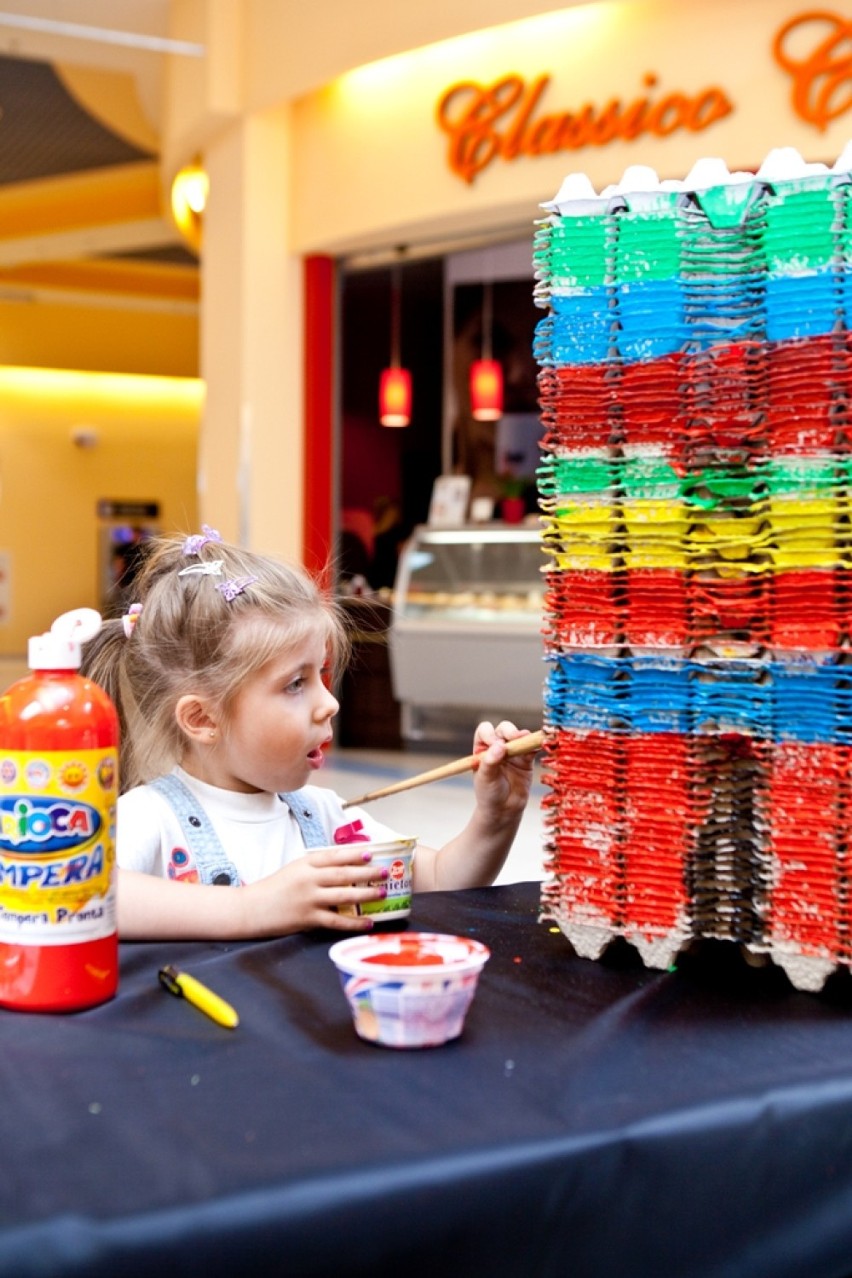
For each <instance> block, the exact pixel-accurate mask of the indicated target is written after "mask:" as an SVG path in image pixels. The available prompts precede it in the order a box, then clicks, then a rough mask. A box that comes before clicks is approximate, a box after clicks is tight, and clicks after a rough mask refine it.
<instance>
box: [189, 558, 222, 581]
mask: <svg viewBox="0 0 852 1278" xmlns="http://www.w3.org/2000/svg"><path fill="white" fill-rule="evenodd" d="M224 564H225V561H224V559H210V560H209V561H208V562H207V563H201V564H190V565H189V567H188V568H181V570H180V572H179V573H178V576H179V577H189V576H190V574H192V573H199V574H200V575H201V576H202V577H221V576H222V568H223V567H224Z"/></svg>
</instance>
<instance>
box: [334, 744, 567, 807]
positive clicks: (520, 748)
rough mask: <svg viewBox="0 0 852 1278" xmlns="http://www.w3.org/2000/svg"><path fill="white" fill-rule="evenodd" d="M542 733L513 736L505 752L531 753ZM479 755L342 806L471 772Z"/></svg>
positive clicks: (470, 755) (433, 770)
mask: <svg viewBox="0 0 852 1278" xmlns="http://www.w3.org/2000/svg"><path fill="white" fill-rule="evenodd" d="M542 738H543V733H541V732H528V733H527V735H526V736H525V737H515V738H514V740H512V741H509V742H507V744H506V754H507V755H508V756H509V758H510V759H512V758H514V757H515V755H516V754H531V753H532V752H533V751H534V750H540V749H541V743H542ZM479 759H480V755H478V754H468V755H465V757H464V758H463V759H456V760H455V762H454V763H444V764H442V765H441V767H440V768H432V769H430V771H429V772H420V773H418V774H417V776H415V777H409V778H408V779H407V780H406V781H397V782H396V783H395V785H388V786H385V788H384V789H383V790H371V791H370V793H369V794H362V795H361V797H360V799H347V801H346V802H345V803H344V805H343V806H344V808H354V807H360V806H361V804H362V803H370V802H372V800H373V799H384V798H385V796H386V795H389V794H400V793H401V792H402V791H403V790H413V789H414V787H415V786H418V785H428V784H429V782H430V781H442V780H443V779H444V777H455V776H458V775H459V773H461V772H472V771H473V769H474V768H475V767H476V766H477V764H478V763H479Z"/></svg>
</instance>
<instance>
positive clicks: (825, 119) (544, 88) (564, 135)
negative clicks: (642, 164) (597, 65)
mask: <svg viewBox="0 0 852 1278" xmlns="http://www.w3.org/2000/svg"><path fill="white" fill-rule="evenodd" d="M772 53H773V56H774V58H775V61H776V63H777V64H778V66H780V67H781V68H782V70H784V71H786V72H787V73H788V74H789V75H790V76H791V78H792V81H793V89H792V96H791V101H792V106H793V110H794V112H795V113H796V115H798V116H799V118H800V119H802V120H804V121H805V122H806V123H808V124H812V125H814V126H815V127H816V128H818V129H825V128H827V126H828V124H829V123H830V122H831V121H832V120H835V119H837V117H838V116H840V115H843V113H844V112H845V111H848V110H849V108H850V106H852V22H849V21H847V19H845V18H841V17H838V16H837V14H834V13H829V12H827V11H825V10H821V9H819V10H807V11H805V12H803V13H800V14H797V15H796V16H795V17H793V18H791V19H790V20H789V21H788V22H786V23H785V24H784V26H783V27H781V29H780V30H779V31H778V33H777V35H776V36H775V39H774V41H773V44H772ZM550 83H551V77H550V76H549V75H539V76H537V77H535V78H534V79H531V80H525V79H524V78H523V76H520V75H516V74H509V75H504V76H503V77H502V78H501V79H499V80H495V81H494V83H493V84H478V83H477V82H476V81H475V80H463V81H461V82H459V83H458V84H453V85H451V86H450V87H449V88H448V89H447V90H446V92H445V93H444V94H443V96H442V97H441V99H440V101H439V102H438V106H437V117H438V124H439V125H440V127H441V128H442V129H443V131H444V132H445V133H446V134H447V135H448V137H449V150H448V155H447V163H448V164H449V167H450V168H451V169H452V171H453V172H454V173H457V174H458V176H459V177H460V178H463V179H464V181H465V182H473V181H474V179H475V178H476V177H477V175H478V174H480V173H482V171H483V170H484V169H486V168H487V167H488V165H489V164H491V163H493V161H494V160H504V161H510V160H516V159H518V157H519V156H522V155H527V156H536V155H554V154H555V153H556V152H558V151H578V150H580V149H581V148H582V147H586V146H606V145H607V143H609V142H613V141H616V140H619V141H622V142H632V141H634V140H635V139H636V138H639V137H641V136H642V135H643V134H648V135H651V136H653V137H657V138H665V137H668V136H669V135H670V134H672V133H676V132H677V131H678V130H679V129H686V130H688V131H689V132H691V133H700V132H701V131H702V130H704V129H708V128H709V127H710V126H711V125H712V124H715V123H716V122H717V121H718V120H723V119H724V118H725V116H728V115H730V114H731V113H732V112H733V110H734V106H733V103H732V102H731V99H730V97H729V96H728V94H727V93H726V92H725V90H724V89H723V88H720V87H719V86H718V85H709V86H708V87H706V88H703V89H699V90H697V92H694V93H687V92H684V91H682V90H671V91H669V92H665V91H663V90H662V89H661V88H660V85H659V82H658V78H657V76H656V75H654V74H653V73H650V72H649V73H648V74H647V75H646V76H645V77H644V81H643V88H642V91H641V92H640V93H639V95H638V96H637V97H635V98H632V99H631V100H629V101H625V100H623V99H622V98H610V99H609V100H608V101H607V102H605V103H603V104H602V105H596V104H594V103H586V104H584V105H582V106H580V107H578V108H577V109H576V110H573V111H556V112H553V111H547V109H546V108H545V97H546V95H547V92H548V90H549V87H550Z"/></svg>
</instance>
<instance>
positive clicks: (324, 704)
mask: <svg viewBox="0 0 852 1278" xmlns="http://www.w3.org/2000/svg"><path fill="white" fill-rule="evenodd" d="M339 709H340V702H339V701H338V700H337V697H335V696H334V694H333V693H331V692H329V690H328V688H326V687H325V686H324V687H323V690H322V696H321V697H320V699H319V702H318V703H317V710H316V717H317V718H318V719H332V718H334V716H335V715H336V714H337V712H338V710H339Z"/></svg>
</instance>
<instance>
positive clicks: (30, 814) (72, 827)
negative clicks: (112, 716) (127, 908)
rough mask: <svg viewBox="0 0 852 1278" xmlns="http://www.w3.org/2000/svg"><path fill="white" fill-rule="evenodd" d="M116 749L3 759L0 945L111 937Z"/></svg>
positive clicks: (10, 753)
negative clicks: (0, 943)
mask: <svg viewBox="0 0 852 1278" xmlns="http://www.w3.org/2000/svg"><path fill="white" fill-rule="evenodd" d="M117 791H118V766H117V759H116V752H115V750H114V749H107V750H79V751H76V752H75V753H74V754H68V753H66V752H64V751H63V752H61V753H60V752H58V751H50V750H45V751H42V752H40V753H38V754H34V753H31V752H28V751H14V750H12V751H8V752H6V753H4V754H2V755H1V756H0V942H2V943H4V944H21V943H26V944H35V945H67V944H70V943H72V942H75V941H94V940H100V939H101V938H103V937H108V936H111V935H112V934H113V933H114V932H115V928H116V923H115V891H114V881H115V812H116V799H117Z"/></svg>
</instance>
